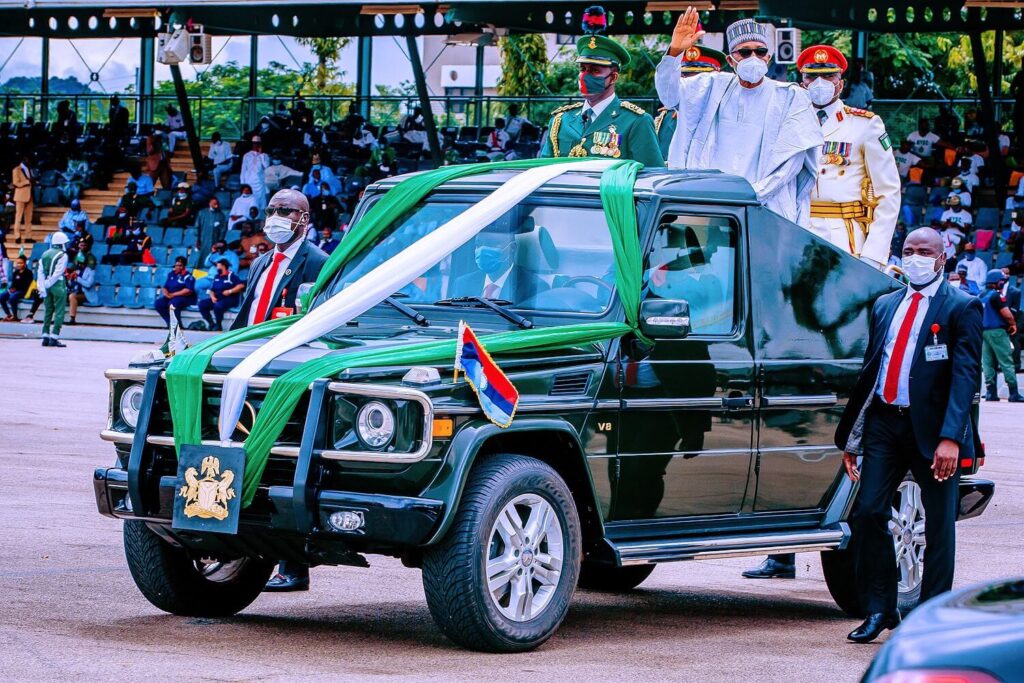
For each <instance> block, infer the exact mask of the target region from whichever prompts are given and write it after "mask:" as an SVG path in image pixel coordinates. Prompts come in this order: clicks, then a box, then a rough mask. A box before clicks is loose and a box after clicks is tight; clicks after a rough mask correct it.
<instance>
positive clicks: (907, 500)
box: [889, 480, 925, 593]
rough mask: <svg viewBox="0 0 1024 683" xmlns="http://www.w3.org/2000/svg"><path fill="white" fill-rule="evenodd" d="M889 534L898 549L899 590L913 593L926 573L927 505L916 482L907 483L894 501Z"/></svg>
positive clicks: (903, 484) (901, 487)
mask: <svg viewBox="0 0 1024 683" xmlns="http://www.w3.org/2000/svg"><path fill="white" fill-rule="evenodd" d="M893 504H894V505H895V506H896V507H893V508H892V519H890V520H889V532H890V533H892V538H893V543H894V544H895V546H896V566H897V569H898V570H899V591H900V593H909V592H910V591H912V590H914V589H915V588H917V587H918V586H919V585H920V584H921V573H922V571H923V570H924V549H925V537H924V521H925V520H924V503H923V502H922V501H921V487H920V486H918V485H917V482H915V481H910V480H907V481H904V482H903V483H901V484H900V487H899V489H897V491H896V498H895V500H894V501H893Z"/></svg>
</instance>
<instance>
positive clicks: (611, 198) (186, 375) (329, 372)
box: [167, 159, 642, 505]
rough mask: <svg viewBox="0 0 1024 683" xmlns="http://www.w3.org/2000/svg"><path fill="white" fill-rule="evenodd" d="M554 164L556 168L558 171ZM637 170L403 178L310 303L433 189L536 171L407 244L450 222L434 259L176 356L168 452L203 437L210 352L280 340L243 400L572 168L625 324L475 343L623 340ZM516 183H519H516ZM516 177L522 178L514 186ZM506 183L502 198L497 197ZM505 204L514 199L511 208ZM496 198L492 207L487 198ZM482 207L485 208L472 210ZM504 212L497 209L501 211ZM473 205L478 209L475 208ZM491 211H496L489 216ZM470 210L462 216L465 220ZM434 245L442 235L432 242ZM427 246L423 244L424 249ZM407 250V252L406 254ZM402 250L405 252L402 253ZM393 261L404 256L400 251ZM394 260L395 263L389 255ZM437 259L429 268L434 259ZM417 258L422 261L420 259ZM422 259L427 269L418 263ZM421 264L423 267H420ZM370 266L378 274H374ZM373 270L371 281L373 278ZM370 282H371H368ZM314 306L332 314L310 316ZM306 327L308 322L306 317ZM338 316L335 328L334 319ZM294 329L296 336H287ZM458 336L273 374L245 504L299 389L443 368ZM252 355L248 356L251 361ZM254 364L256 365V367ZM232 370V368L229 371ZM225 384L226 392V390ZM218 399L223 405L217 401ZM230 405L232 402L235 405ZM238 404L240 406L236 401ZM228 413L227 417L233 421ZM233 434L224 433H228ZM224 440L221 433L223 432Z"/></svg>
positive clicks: (635, 255)
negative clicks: (604, 225)
mask: <svg viewBox="0 0 1024 683" xmlns="http://www.w3.org/2000/svg"><path fill="white" fill-rule="evenodd" d="M556 167H557V168H556ZM641 167H642V165H641V164H639V163H637V162H634V161H625V160H623V161H607V160H602V161H597V162H595V161H587V162H579V161H576V160H575V159H533V160H526V161H513V162H499V163H492V164H480V165H469V166H454V167H445V168H442V169H438V170H436V171H432V172H428V173H424V174H420V175H418V176H414V177H412V178H409V179H407V180H405V181H403V182H402V183H400V184H398V185H397V186H396V187H395V188H393V189H392V190H390V191H389V192H388V193H387V194H386V195H385V196H384V197H383V198H382V199H381V200H380V201H379V202H377V203H376V204H375V205H374V206H373V207H371V209H370V210H369V211H368V212H367V214H366V216H364V217H363V219H362V220H360V221H359V222H358V223H357V224H356V225H355V226H354V227H353V229H352V232H351V234H349V235H348V236H347V237H346V238H345V240H343V241H342V243H341V245H340V246H339V247H338V249H336V250H335V251H334V253H333V254H332V255H331V258H330V259H329V260H328V262H327V264H326V265H325V266H324V269H323V270H322V271H321V274H320V277H319V278H318V279H317V282H316V284H315V286H314V288H313V291H312V292H311V293H310V295H309V297H310V298H309V299H308V301H311V300H312V297H315V296H316V294H317V293H319V292H320V291H322V290H323V288H324V287H326V286H327V284H328V283H329V282H330V281H331V279H332V278H333V277H334V275H335V274H337V272H338V271H339V270H340V269H341V267H342V266H343V265H344V264H345V263H346V262H347V261H348V260H349V259H350V258H352V257H353V256H354V255H356V254H358V253H360V252H361V251H362V250H364V249H365V248H367V247H368V246H370V245H372V244H373V243H374V241H375V240H376V239H377V238H378V237H379V236H380V235H381V234H382V233H383V232H384V231H385V230H386V229H387V228H388V227H389V226H390V225H391V224H392V223H394V221H395V220H397V219H398V218H399V217H401V216H402V215H404V214H405V213H406V212H408V211H409V210H410V209H412V208H413V207H415V206H416V205H417V204H418V203H419V202H420V201H421V200H422V199H423V198H424V197H426V196H427V195H428V194H429V193H430V192H431V191H433V190H434V189H435V188H437V187H438V186H439V185H441V184H443V183H445V182H448V181H450V180H453V179H455V178H459V177H464V176H467V175H472V174H476V173H484V172H491V171H494V170H499V169H509V170H529V169H537V172H535V173H522V174H519V175H518V176H516V177H515V178H513V179H512V180H510V181H509V183H506V185H505V186H503V187H502V188H499V190H497V191H496V192H495V193H493V194H492V196H491V197H488V198H487V199H485V200H483V201H481V202H479V203H478V204H476V205H474V207H470V209H467V211H465V212H463V214H460V215H459V216H457V217H456V218H455V219H453V220H452V221H450V222H449V224H446V225H445V226H442V227H441V228H438V229H437V230H435V231H434V232H433V233H431V235H427V236H425V237H424V238H421V239H420V240H419V241H418V242H417V243H416V244H415V245H413V247H411V248H410V249H413V248H420V249H421V251H424V252H425V251H426V250H423V249H422V247H423V246H424V244H423V243H424V242H425V241H427V240H429V238H430V237H431V236H432V235H437V234H438V233H441V232H442V230H444V229H445V228H448V227H449V226H450V225H451V224H454V226H453V227H452V229H451V230H448V231H446V232H445V233H444V234H445V235H446V236H447V238H448V239H452V238H451V235H452V234H456V235H457V237H456V238H454V239H455V242H453V243H451V244H449V245H448V246H447V247H445V249H444V250H443V251H444V253H441V254H440V256H438V255H437V253H438V252H437V250H436V245H433V247H435V248H434V250H433V251H431V252H430V253H429V254H425V255H423V254H421V256H422V257H423V258H421V259H419V260H414V259H413V258H412V257H413V256H414V254H410V255H409V258H408V259H406V260H409V261H410V262H409V263H405V262H404V261H403V262H402V264H401V268H394V271H395V272H391V273H376V270H375V271H371V273H368V274H367V275H366V276H364V277H363V278H361V279H360V280H359V281H357V282H356V283H354V284H353V285H352V286H350V287H348V288H346V289H345V291H344V292H342V293H340V294H337V295H335V296H334V297H332V299H331V300H329V301H328V302H326V303H324V304H322V305H321V306H319V307H318V308H317V309H316V310H315V311H312V312H310V313H307V314H306V315H305V316H289V317H287V318H280V319H277V320H271V321H267V322H264V323H260V324H259V325H255V326H253V327H249V328H244V329H240V330H235V331H232V332H228V333H225V334H222V335H220V336H218V337H214V338H212V339H208V340H206V341H204V342H203V343H201V344H198V345H197V346H195V347H193V348H191V349H189V350H188V351H186V352H185V353H182V354H179V355H176V356H175V357H174V358H173V359H172V361H171V364H170V366H169V367H168V370H167V390H168V395H169V399H170V406H171V416H172V420H173V423H174V437H175V446H176V447H179V448H180V446H181V445H182V444H186V443H199V441H200V431H201V429H200V417H201V414H202V405H203V402H202V373H203V372H204V371H205V370H206V368H207V367H208V366H209V362H210V360H211V359H212V357H213V355H214V354H215V353H217V351H219V350H221V349H223V348H226V347H227V346H230V345H231V344H235V343H239V342H243V341H249V340H253V339H261V338H267V337H272V336H279V338H280V339H283V340H284V341H279V339H275V340H272V341H271V342H269V343H268V344H267V345H265V346H271V345H273V346H271V349H270V350H269V351H268V352H267V353H265V354H261V355H260V356H259V357H258V358H257V359H256V360H253V361H252V362H248V359H247V360H246V361H243V364H244V367H243V364H240V365H239V367H243V370H241V371H239V372H238V373H237V374H236V377H240V378H242V380H241V381H240V382H239V383H238V384H237V385H236V386H240V387H241V393H240V396H241V399H242V400H243V401H244V397H245V391H244V389H245V384H244V381H245V379H247V377H249V376H251V374H249V373H255V372H258V371H259V369H260V368H261V367H262V366H263V364H265V363H266V362H268V361H269V360H270V359H272V358H273V357H276V356H277V355H279V354H280V353H284V352H286V351H287V350H289V349H291V348H294V347H295V346H298V345H301V344H302V343H306V342H308V341H311V340H312V339H316V338H317V337H319V336H321V335H323V334H325V333H326V332H328V331H330V330H331V329H335V328H336V327H338V326H339V325H342V324H344V322H345V320H347V319H351V317H354V316H356V315H359V314H360V313H362V312H363V311H365V310H367V309H369V308H370V307H372V306H374V305H376V304H377V303H379V302H380V301H381V300H383V298H384V297H386V296H388V295H389V294H390V293H391V292H394V291H396V290H398V289H401V287H402V286H404V285H405V284H408V282H410V281H411V280H412V279H413V278H414V277H416V276H418V274H419V273H422V272H424V271H426V270H428V269H429V267H430V266H431V265H433V263H436V262H437V261H439V260H440V259H441V258H443V257H444V256H445V255H447V254H448V253H451V252H452V251H454V250H455V249H457V248H458V247H459V246H461V245H462V244H464V243H466V242H467V241H469V240H470V239H472V237H473V235H475V234H476V233H477V232H479V231H480V230H482V229H483V228H484V227H486V225H488V224H489V223H490V222H492V221H493V220H494V219H495V218H497V217H498V216H500V215H502V214H503V213H504V212H505V211H507V210H508V208H510V207H511V206H514V205H515V203H518V201H521V199H523V198H525V196H528V195H529V194H530V193H531V192H533V191H534V190H535V189H537V188H538V187H540V186H541V185H543V183H544V182H547V181H549V180H550V179H552V178H554V177H556V176H557V175H559V174H560V173H564V172H565V171H566V170H570V169H577V168H578V169H582V170H601V171H602V176H601V187H600V192H601V199H602V203H603V205H604V209H605V214H606V218H607V221H608V226H609V230H610V231H611V234H612V242H613V245H614V255H615V265H616V268H615V274H616V286H617V291H618V295H619V297H620V299H621V300H622V303H623V306H624V309H625V311H626V320H627V322H626V323H584V324H576V325H564V326H559V327H554V328H538V329H530V330H517V331H513V332H504V333H500V334H493V335H486V336H484V337H481V342H482V343H483V344H484V345H485V346H486V347H487V348H488V350H489V351H491V352H492V353H514V352H517V351H519V352H521V351H538V350H552V349H558V348H569V347H573V346H579V345H583V344H592V343H596V342H600V341H605V340H608V339H612V338H615V337H619V336H622V335H623V334H626V333H627V332H630V331H631V330H635V329H636V326H637V317H638V311H639V302H640V287H641V255H640V246H639V241H638V234H637V219H636V209H635V205H634V201H633V184H634V181H635V178H636V174H637V172H638V171H639V170H640V168H641ZM520 179H522V180H520ZM516 181H519V182H516ZM506 186H507V187H508V192H507V193H506V195H505V196H504V197H501V196H500V194H501V193H502V191H503V190H506ZM512 198H515V201H514V202H512V203H511V204H509V202H510V201H511V199H512ZM491 199H493V201H488V200H491ZM481 205H484V206H483V207H482V208H480V209H477V207H480V206H481ZM502 207H504V208H503V209H502ZM474 209H476V210H475V211H474ZM496 211H497V212H498V213H497V214H496V215H494V212H496ZM467 214H468V215H467ZM434 242H440V239H438V240H434ZM431 244H432V243H428V245H427V246H431ZM406 251H410V250H406ZM404 253H405V252H403V254H404ZM399 256H402V254H400V255H399ZM396 258H398V257H396ZM434 258H436V260H434V261H432V262H430V260H431V259H434ZM423 259H426V260H425V261H424V260H423ZM394 261H395V259H392V260H390V261H389V262H388V263H387V264H384V266H382V268H383V267H386V266H388V265H392V266H394ZM424 262H427V263H428V265H426V266H422V264H423V263H424ZM421 266H422V267H421ZM377 270H380V269H379V268H378V269H377ZM375 273H376V276H375ZM384 275H387V280H386V282H384V281H381V282H380V284H379V286H373V287H371V286H370V285H369V284H367V286H365V287H360V289H358V290H356V296H353V295H352V294H351V292H352V291H353V290H354V289H355V288H356V287H357V285H359V284H360V283H362V282H363V281H364V280H371V278H374V277H376V279H377V280H382V278H383V276H384ZM374 284H377V283H376V282H374ZM321 310H327V311H330V313H326V312H325V313H320V314H319V315H316V316H315V317H314V314H316V313H318V312H319V311H321ZM307 319H308V320H309V321H310V322H306V320H307ZM339 320H341V321H342V322H338V321H339ZM293 330H295V331H294V332H293ZM454 353H455V340H454V339H452V340H446V341H433V342H424V343H417V344H411V345H406V346H400V347H397V348H394V349H374V350H365V351H355V352H352V351H349V352H347V353H337V354H328V355H326V356H323V357H321V358H318V359H315V360H311V361H307V362H306V363H303V364H302V365H300V366H299V367H297V368H295V369H293V370H291V371H290V372H288V373H285V374H284V375H282V376H281V377H279V378H277V379H276V380H275V381H274V383H273V384H272V386H271V388H270V390H269V392H268V394H267V396H266V398H265V399H264V401H263V404H262V406H261V408H260V410H259V414H258V415H257V417H256V422H255V424H254V425H253V429H252V431H251V433H250V435H249V437H248V438H247V439H246V442H245V450H246V470H245V477H244V483H243V493H242V496H243V498H242V503H243V505H248V504H249V503H251V501H252V498H253V496H254V495H255V493H256V490H257V487H258V484H259V481H260V478H261V477H262V474H263V470H264V468H265V466H266V462H267V456H268V455H269V453H270V448H271V446H273V444H274V441H275V440H276V439H277V438H278V437H279V436H280V434H281V431H282V429H283V428H284V426H285V424H286V423H287V421H288V419H289V417H290V416H291V414H292V411H293V410H294V408H295V406H296V404H297V403H298V402H299V400H300V399H301V397H302V395H303V393H304V392H305V391H306V390H307V389H308V387H309V384H310V383H311V382H312V381H314V380H316V379H318V378H321V377H331V376H334V375H336V374H338V373H340V372H342V371H343V370H346V369H349V368H358V367H370V366H394V365H415V364H427V363H439V362H446V361H448V360H451V359H452V358H454ZM256 355H257V354H253V356H256ZM253 368H255V369H253ZM236 369H237V368H236ZM226 392H227V386H225V394H226ZM222 400H223V399H222ZM232 400H237V398H236V399H232ZM239 405H241V402H239ZM231 414H232V413H230V412H229V413H227V415H228V416H229V418H230V415H231ZM224 415H225V413H223V412H222V420H221V423H222V424H230V425H233V424H235V421H236V420H237V415H236V418H235V420H230V419H228V420H225V419H224ZM229 434H230V432H229ZM222 438H223V434H222Z"/></svg>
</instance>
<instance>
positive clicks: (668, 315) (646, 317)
mask: <svg viewBox="0 0 1024 683" xmlns="http://www.w3.org/2000/svg"><path fill="white" fill-rule="evenodd" d="M640 331H641V332H642V333H643V334H644V335H646V336H648V337H650V338H652V339H683V338H684V337H686V336H688V335H689V334H690V304H689V303H687V302H686V300H684V299H646V300H644V301H642V302H641V303H640Z"/></svg>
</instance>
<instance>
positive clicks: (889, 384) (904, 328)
mask: <svg viewBox="0 0 1024 683" xmlns="http://www.w3.org/2000/svg"><path fill="white" fill-rule="evenodd" d="M923 298H924V295H923V294H921V292H914V293H913V294H912V295H911V296H910V307H909V308H908V309H907V314H906V315H905V316H903V324H902V325H900V331H899V333H898V334H897V335H896V345H895V346H893V348H892V355H891V356H890V357H889V370H888V371H887V372H886V373H885V385H884V386H883V387H882V398H884V399H885V402H886V403H892V402H893V401H895V400H896V394H897V392H898V390H899V385H900V368H901V367H903V355H904V354H905V353H906V351H907V342H908V341H909V340H910V330H911V329H913V327H914V319H915V318H916V317H917V306H918V304H919V303H921V299H923Z"/></svg>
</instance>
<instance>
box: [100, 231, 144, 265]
mask: <svg viewBox="0 0 1024 683" xmlns="http://www.w3.org/2000/svg"><path fill="white" fill-rule="evenodd" d="M128 232H129V237H128V246H126V247H125V249H124V251H123V252H121V254H120V261H119V262H117V264H118V265H122V266H130V265H132V264H134V263H146V262H147V261H148V262H151V263H155V259H153V257H152V254H150V255H149V257H148V259H147V257H146V252H147V251H149V250H150V249H152V248H153V238H152V237H150V236H149V235H148V234H146V224H145V222H143V221H139V222H138V223H136V224H135V225H134V226H132V228H131V230H129V231H128ZM108 256H111V254H108V255H107V256H104V257H103V262H104V263H107V260H106V259H107V258H108ZM114 258H117V256H115V257H114Z"/></svg>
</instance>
